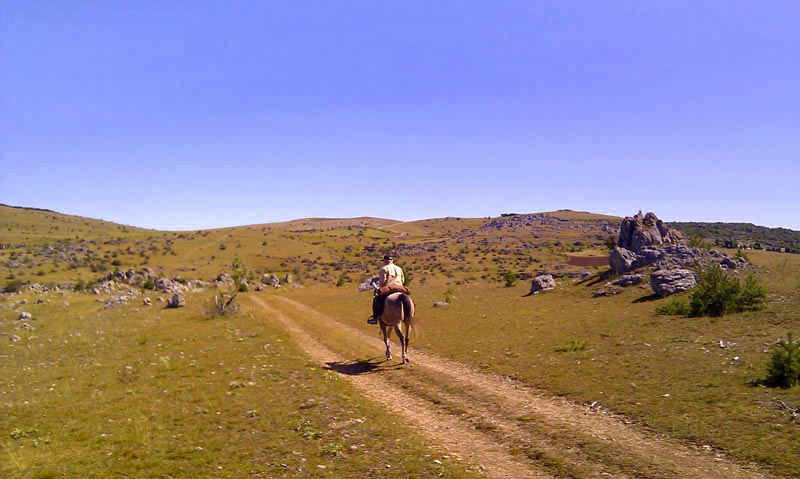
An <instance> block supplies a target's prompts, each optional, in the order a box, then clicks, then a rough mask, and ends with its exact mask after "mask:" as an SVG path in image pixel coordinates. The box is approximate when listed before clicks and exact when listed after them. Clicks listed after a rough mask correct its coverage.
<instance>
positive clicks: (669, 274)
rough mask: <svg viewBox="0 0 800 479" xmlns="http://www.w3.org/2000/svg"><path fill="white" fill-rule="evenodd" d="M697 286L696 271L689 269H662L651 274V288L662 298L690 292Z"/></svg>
mask: <svg viewBox="0 0 800 479" xmlns="http://www.w3.org/2000/svg"><path fill="white" fill-rule="evenodd" d="M695 285H697V277H696V276H695V273H694V271H692V270H689V269H661V270H658V271H655V272H653V273H651V274H650V287H652V288H653V292H655V293H656V294H657V295H659V296H661V297H662V298H663V297H664V296H669V295H671V294H675V293H680V292H682V291H688V290H690V289H692V288H694V287H695Z"/></svg>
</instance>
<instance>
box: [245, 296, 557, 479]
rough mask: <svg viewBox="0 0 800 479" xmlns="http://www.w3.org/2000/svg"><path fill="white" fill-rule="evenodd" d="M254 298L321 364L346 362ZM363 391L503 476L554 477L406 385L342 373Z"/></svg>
mask: <svg viewBox="0 0 800 479" xmlns="http://www.w3.org/2000/svg"><path fill="white" fill-rule="evenodd" d="M249 299H251V300H252V301H253V302H254V303H255V304H256V305H257V306H258V307H259V308H260V309H261V310H262V311H263V312H265V313H267V314H268V316H269V318H270V319H273V320H275V321H277V322H278V323H280V324H281V325H282V326H283V327H284V329H286V330H287V332H288V333H289V334H290V335H291V336H292V337H293V339H294V340H295V341H297V344H298V345H299V346H300V347H301V348H302V349H303V350H304V351H305V352H306V354H308V355H309V356H310V357H311V358H312V359H313V360H314V361H317V362H319V363H321V364H330V363H333V362H344V361H346V358H343V357H342V356H341V355H339V354H337V353H335V352H333V351H332V350H331V349H329V348H327V347H326V346H324V345H323V344H322V343H320V342H319V341H317V340H316V339H314V338H313V337H312V336H311V335H310V334H309V333H307V332H306V331H305V330H304V329H302V328H301V327H300V326H298V325H297V323H296V322H295V321H294V320H292V319H291V318H290V317H289V316H287V315H286V314H284V313H282V312H281V311H279V310H278V309H276V308H273V307H271V306H269V305H268V304H267V303H266V301H264V300H263V299H261V298H258V297H255V296H250V297H249ZM341 377H342V378H343V379H345V380H347V381H349V382H350V383H351V384H352V385H353V386H354V387H355V388H356V389H357V390H358V391H359V392H360V393H361V394H363V395H364V396H366V397H368V398H370V399H371V400H373V401H376V402H379V403H381V404H383V405H385V406H386V408H387V409H389V410H390V411H392V412H393V413H395V414H397V415H398V416H399V417H400V418H402V419H406V420H409V421H410V422H411V423H412V426H413V425H416V426H417V429H418V430H419V431H420V432H421V433H423V434H424V435H426V436H427V437H428V438H429V439H430V440H432V441H433V442H435V443H439V444H443V445H444V446H445V447H446V448H447V449H448V450H449V451H453V452H455V453H456V454H458V456H459V457H461V458H463V459H464V460H466V461H468V462H469V463H472V464H475V465H480V466H481V467H482V469H483V470H484V472H486V473H488V474H489V475H491V476H492V477H500V478H528V477H530V478H541V479H552V476H550V475H549V474H547V473H545V472H543V471H541V470H539V469H537V468H536V467H533V466H532V465H531V464H526V463H523V462H520V461H518V460H516V459H515V458H514V457H512V456H511V455H510V454H508V453H507V452H505V451H504V450H503V448H502V447H499V446H498V445H497V444H495V443H494V442H492V441H489V440H487V438H486V437H484V436H483V435H482V434H480V433H479V432H476V431H472V430H470V429H469V427H468V425H465V424H462V423H460V422H459V421H457V420H455V419H453V418H452V417H451V416H449V415H447V414H445V413H443V412H441V411H436V410H434V409H431V408H430V406H429V404H428V403H426V401H424V400H421V399H419V398H416V397H414V396H412V395H410V394H408V393H407V392H406V391H404V390H403V389H402V388H400V387H397V386H395V385H393V384H391V383H389V382H388V381H387V380H385V379H383V378H380V377H378V376H375V375H341Z"/></svg>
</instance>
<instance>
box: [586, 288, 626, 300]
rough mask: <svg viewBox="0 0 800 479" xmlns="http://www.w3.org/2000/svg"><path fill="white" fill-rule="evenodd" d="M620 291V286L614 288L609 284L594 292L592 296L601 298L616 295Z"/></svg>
mask: <svg viewBox="0 0 800 479" xmlns="http://www.w3.org/2000/svg"><path fill="white" fill-rule="evenodd" d="M619 293H620V289H619V288H614V287H612V286H607V287H605V288H601V289H598V290H597V291H595V292H593V293H592V298H600V297H604V296H614V295H616V294H619Z"/></svg>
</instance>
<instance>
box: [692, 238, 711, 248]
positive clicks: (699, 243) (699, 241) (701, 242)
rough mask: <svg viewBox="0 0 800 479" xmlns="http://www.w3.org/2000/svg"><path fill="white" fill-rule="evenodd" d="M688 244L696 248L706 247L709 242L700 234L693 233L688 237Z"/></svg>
mask: <svg viewBox="0 0 800 479" xmlns="http://www.w3.org/2000/svg"><path fill="white" fill-rule="evenodd" d="M689 246H691V247H692V248H698V249H708V247H709V246H710V244H709V243H708V242H707V241H706V240H705V239H703V237H702V236H698V235H693V236H690V237H689Z"/></svg>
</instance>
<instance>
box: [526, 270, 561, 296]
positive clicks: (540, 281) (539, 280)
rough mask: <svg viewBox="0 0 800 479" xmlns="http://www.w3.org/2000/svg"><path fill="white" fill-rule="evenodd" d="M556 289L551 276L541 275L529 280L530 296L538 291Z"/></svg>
mask: <svg viewBox="0 0 800 479" xmlns="http://www.w3.org/2000/svg"><path fill="white" fill-rule="evenodd" d="M555 287H556V281H555V280H554V279H553V276H552V275H549V274H542V275H539V276H537V277H535V278H533V280H531V291H530V292H531V294H533V293H538V292H539V291H549V290H551V289H553V288H555Z"/></svg>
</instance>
